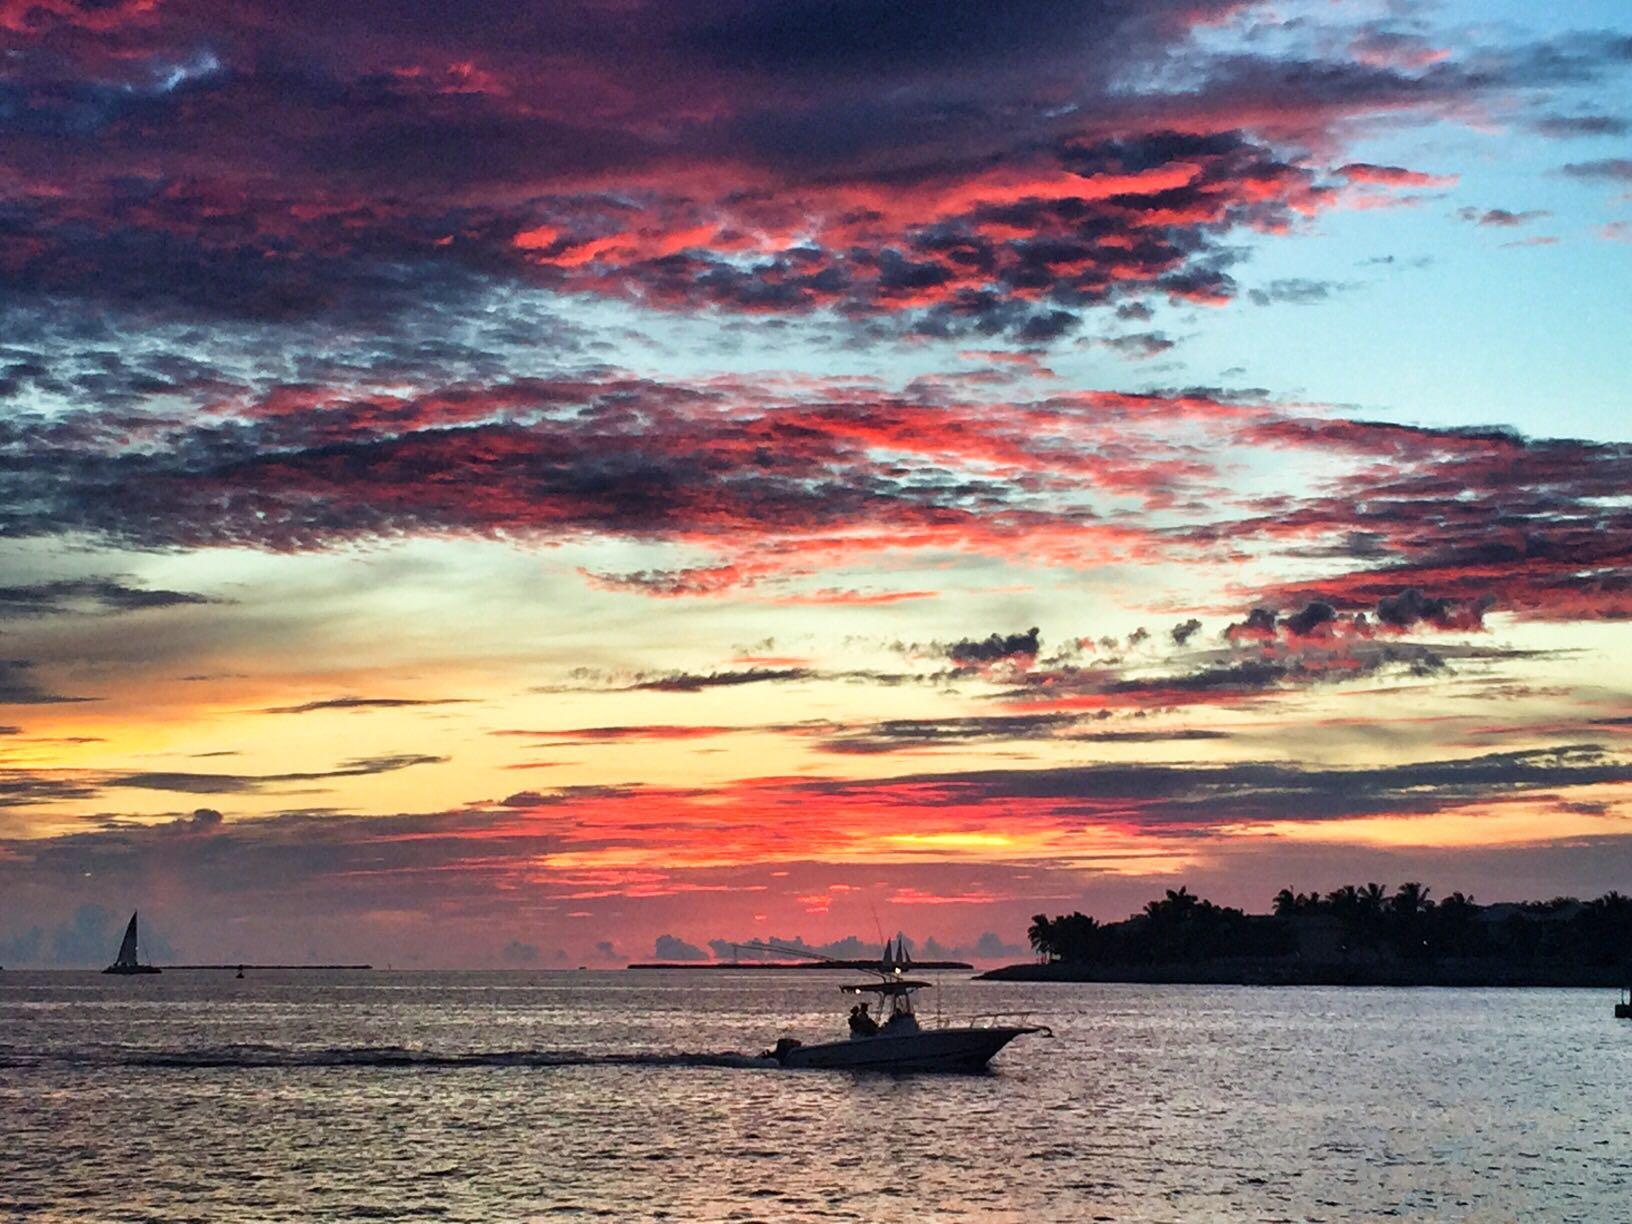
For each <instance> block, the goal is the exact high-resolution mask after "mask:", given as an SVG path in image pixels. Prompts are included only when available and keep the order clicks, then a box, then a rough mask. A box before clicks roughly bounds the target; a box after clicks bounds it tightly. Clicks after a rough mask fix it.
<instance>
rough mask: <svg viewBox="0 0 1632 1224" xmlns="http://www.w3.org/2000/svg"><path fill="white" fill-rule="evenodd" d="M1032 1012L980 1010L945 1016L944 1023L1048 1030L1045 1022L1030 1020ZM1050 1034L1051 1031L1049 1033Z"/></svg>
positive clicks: (979, 1026) (973, 1026) (975, 1026)
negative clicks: (1037, 1022)
mask: <svg viewBox="0 0 1632 1224" xmlns="http://www.w3.org/2000/svg"><path fill="white" fill-rule="evenodd" d="M1034 1014H1035V1013H1034V1012H1029V1011H981V1012H970V1013H968V1014H967V1015H962V1016H947V1017H946V1018H945V1021H944V1025H963V1026H966V1027H968V1028H1035V1029H1041V1030H1042V1031H1044V1032H1049V1029H1048V1026H1047V1025H1046V1024H1035V1023H1033V1022H1032V1016H1033V1015H1034ZM1050 1035H1051V1036H1052V1033H1050Z"/></svg>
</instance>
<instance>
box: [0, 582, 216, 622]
mask: <svg viewBox="0 0 1632 1224" xmlns="http://www.w3.org/2000/svg"><path fill="white" fill-rule="evenodd" d="M215 602H218V601H216V600H213V599H211V598H210V597H209V596H206V595H199V594H196V593H194V592H191V591H165V590H154V589H151V588H148V587H141V586H136V585H133V584H131V583H130V582H129V581H128V580H126V579H124V578H122V577H119V576H109V577H102V578H59V579H56V580H54V581H51V582H36V583H31V584H27V585H21V586H0V618H10V617H26V616H51V615H57V614H60V613H64V612H80V613H91V614H95V613H104V614H112V613H119V612H139V611H143V610H146V609H149V608H174V607H184V606H187V605H190V604H207V603H215Z"/></svg>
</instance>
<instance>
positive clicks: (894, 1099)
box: [0, 970, 1632, 1221]
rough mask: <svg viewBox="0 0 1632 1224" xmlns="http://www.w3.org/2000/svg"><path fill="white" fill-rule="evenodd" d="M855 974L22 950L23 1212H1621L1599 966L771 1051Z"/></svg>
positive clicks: (970, 993)
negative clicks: (940, 1067) (790, 1062)
mask: <svg viewBox="0 0 1632 1224" xmlns="http://www.w3.org/2000/svg"><path fill="white" fill-rule="evenodd" d="M847 978H848V975H840V976H837V977H835V976H831V975H829V974H827V973H826V972H817V973H799V974H764V973H760V974H752V973H737V974H730V973H674V974H662V973H636V972H628V973H493V974H476V973H468V974H449V973H390V972H373V973H316V972H304V973H303V972H282V973H275V972H271V971H265V972H257V971H253V970H252V971H251V972H250V976H249V977H247V978H246V979H245V980H243V981H238V980H235V979H234V978H233V976H232V975H231V973H218V972H204V971H197V972H180V971H172V972H170V973H166V974H164V975H163V976H161V977H149V978H130V979H113V978H105V977H103V976H101V975H100V974H94V973H89V974H71V973H50V974H44V973H40V974H29V973H19V972H7V973H4V974H0V1217H3V1218H7V1219H10V1218H33V1219H40V1220H80V1219H92V1220H119V1221H127V1220H128V1221H136V1220H162V1221H179V1220H199V1221H220V1220H312V1219H376V1220H378V1219H420V1218H423V1219H433V1220H484V1221H486V1220H493V1221H509V1220H527V1219H557V1218H562V1217H567V1218H570V1217H573V1216H586V1217H597V1218H605V1219H614V1220H639V1219H659V1218H662V1219H673V1220H715V1219H737V1220H883V1219H910V1218H913V1217H917V1218H921V1219H983V1220H1025V1221H1032V1220H1092V1219H1105V1220H1136V1219H1141V1220H1142V1219H1160V1220H1212V1219H1219V1220H1236V1219H1241V1220H1354V1219H1377V1218H1382V1217H1390V1216H1392V1217H1398V1218H1406V1219H1433V1218H1438V1219H1479V1220H1587V1221H1616V1220H1625V1219H1628V1218H1629V1216H1632V1024H1628V1023H1625V1022H1620V1023H1617V1022H1616V1021H1615V1020H1613V1019H1612V1018H1611V1014H1610V1013H1611V1004H1612V1002H1613V996H1612V995H1611V994H1610V993H1607V992H1602V991H1554V990H1526V991H1520V990H1509V991H1502V990H1492V991H1446V990H1338V989H1248V988H1239V989H1238V988H1226V987H1182V986H1167V987H1149V986H1100V985H1082V986H1059V985H1025V984H1018V983H972V982H967V981H963V980H961V979H959V978H958V977H956V976H955V975H949V976H948V977H947V978H946V984H945V988H944V991H943V996H944V997H943V1001H942V1006H943V1008H944V1010H945V1011H946V1012H947V1013H948V1014H949V1015H950V1014H953V1013H960V1014H966V1013H969V1012H973V1011H990V1010H994V1009H1006V1010H1010V1011H1015V1012H1023V1011H1029V1012H1031V1013H1033V1015H1034V1018H1035V1019H1037V1020H1039V1021H1043V1022H1046V1023H1048V1024H1051V1025H1052V1026H1053V1027H1054V1029H1055V1031H1056V1033H1057V1034H1058V1036H1057V1037H1056V1038H1055V1039H1054V1040H1052V1041H1050V1040H1046V1039H1042V1038H1022V1039H1021V1040H1020V1041H1019V1042H1017V1043H1015V1044H1014V1045H1012V1046H1010V1047H1009V1048H1008V1049H1007V1050H1005V1051H1004V1052H1003V1053H1002V1054H1001V1055H999V1056H998V1059H997V1061H996V1062H995V1063H994V1064H993V1070H992V1071H991V1072H990V1073H988V1074H984V1075H976V1076H935V1075H916V1076H902V1077H897V1078H892V1077H888V1076H877V1075H857V1074H843V1073H833V1072H820V1071H784V1070H780V1069H774V1068H770V1067H767V1066H765V1065H764V1064H763V1063H760V1062H759V1061H757V1060H756V1059H755V1058H754V1057H753V1055H755V1054H756V1053H757V1052H758V1051H759V1050H761V1049H763V1048H764V1047H765V1046H767V1045H769V1044H770V1043H771V1042H772V1041H773V1040H774V1039H775V1038H776V1037H777V1036H778V1035H780V1034H782V1033H793V1034H796V1035H799V1036H802V1037H804V1038H805V1039H806V1040H814V1039H817V1038H819V1037H823V1036H835V1037H836V1036H838V1035H840V1033H841V1032H842V1029H843V1019H844V1011H845V1009H846V1007H847V1002H846V1000H844V999H843V998H841V996H840V995H839V994H838V992H837V991H836V989H835V987H836V986H837V984H838V983H839V982H840V981H843V980H847ZM928 994H929V992H925V995H928ZM922 997H924V996H921V998H922ZM934 1008H935V1003H934V1000H933V998H932V997H930V998H928V999H927V1000H926V1001H925V1002H924V1003H923V1004H922V1005H921V1007H920V1011H921V1012H928V1013H929V1014H930V1015H933V1013H934Z"/></svg>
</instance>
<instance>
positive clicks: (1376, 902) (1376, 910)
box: [1358, 883, 1388, 914]
mask: <svg viewBox="0 0 1632 1224" xmlns="http://www.w3.org/2000/svg"><path fill="white" fill-rule="evenodd" d="M1358 901H1359V907H1360V911H1361V912H1362V913H1365V914H1380V913H1382V912H1383V905H1384V904H1385V903H1386V902H1387V901H1388V889H1387V888H1385V887H1383V885H1381V884H1376V883H1372V884H1367V885H1366V886H1365V887H1364V888H1362V889H1361V890H1360V892H1359V896H1358Z"/></svg>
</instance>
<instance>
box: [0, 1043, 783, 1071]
mask: <svg viewBox="0 0 1632 1224" xmlns="http://www.w3.org/2000/svg"><path fill="white" fill-rule="evenodd" d="M48 1063H49V1064H55V1065H59V1066H60V1065H63V1064H68V1065H72V1066H85V1067H98V1066H100V1067H168V1068H176V1069H183V1070H186V1069H200V1070H203V1069H230V1068H244V1069H255V1068H299V1067H402V1068H426V1069H437V1068H448V1069H458V1068H468V1067H724V1068H742V1069H761V1068H768V1067H775V1066H776V1065H777V1064H776V1062H775V1060H774V1059H769V1058H756V1057H754V1056H753V1055H750V1054H739V1053H734V1052H720V1053H640V1052H632V1053H624V1052H621V1051H619V1052H601V1053H592V1052H589V1051H584V1050H462V1051H437V1050H412V1049H408V1048H406V1047H402V1046H334V1047H289V1046H267V1045H224V1046H203V1047H199V1048H197V1049H192V1050H158V1049H148V1048H143V1047H135V1046H97V1047H94V1048H88V1049H78V1050H61V1051H30V1050H19V1049H10V1048H5V1047H0V1067H25V1066H37V1065H41V1064H48Z"/></svg>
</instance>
